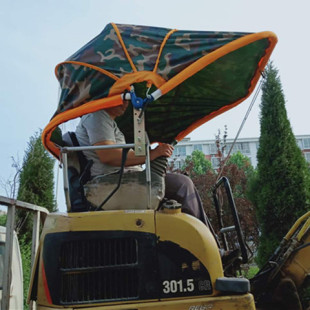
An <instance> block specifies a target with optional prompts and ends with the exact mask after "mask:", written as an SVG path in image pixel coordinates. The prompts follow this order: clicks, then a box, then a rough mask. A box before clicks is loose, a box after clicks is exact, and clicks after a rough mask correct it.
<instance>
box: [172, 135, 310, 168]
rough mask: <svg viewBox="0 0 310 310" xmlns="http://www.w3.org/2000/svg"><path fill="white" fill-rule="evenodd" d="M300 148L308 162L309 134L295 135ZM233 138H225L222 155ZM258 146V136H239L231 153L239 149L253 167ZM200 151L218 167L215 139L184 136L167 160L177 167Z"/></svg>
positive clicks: (255, 163)
mask: <svg viewBox="0 0 310 310" xmlns="http://www.w3.org/2000/svg"><path fill="white" fill-rule="evenodd" d="M295 137H296V141H297V144H298V146H299V147H300V149H301V150H302V152H303V154H304V156H305V158H306V160H307V162H309V163H310V135H299V136H295ZM233 142H234V139H226V148H225V150H224V155H225V156H227V154H228V153H229V150H230V149H231V146H232V144H233ZM258 148H259V138H239V139H237V141H236V142H235V144H234V146H233V149H232V151H231V154H233V153H236V152H238V151H240V152H241V153H242V154H243V155H245V156H247V157H248V158H249V159H250V161H251V164H252V165H253V167H256V166H257V150H258ZM195 150H199V151H202V152H203V153H204V154H205V156H206V158H207V159H208V160H210V161H211V163H212V166H213V168H215V169H216V168H218V162H219V159H218V154H217V153H218V151H217V146H216V142H215V139H214V140H197V141H191V139H190V138H184V139H183V140H182V141H180V142H179V143H178V144H177V145H176V146H175V148H174V152H173V155H172V157H171V158H170V159H169V162H171V161H173V162H174V168H176V169H179V168H182V166H183V165H184V163H185V158H186V156H189V155H191V154H192V152H193V151H195Z"/></svg>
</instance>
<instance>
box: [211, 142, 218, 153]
mask: <svg viewBox="0 0 310 310" xmlns="http://www.w3.org/2000/svg"><path fill="white" fill-rule="evenodd" d="M210 154H217V147H216V144H215V143H212V144H210Z"/></svg>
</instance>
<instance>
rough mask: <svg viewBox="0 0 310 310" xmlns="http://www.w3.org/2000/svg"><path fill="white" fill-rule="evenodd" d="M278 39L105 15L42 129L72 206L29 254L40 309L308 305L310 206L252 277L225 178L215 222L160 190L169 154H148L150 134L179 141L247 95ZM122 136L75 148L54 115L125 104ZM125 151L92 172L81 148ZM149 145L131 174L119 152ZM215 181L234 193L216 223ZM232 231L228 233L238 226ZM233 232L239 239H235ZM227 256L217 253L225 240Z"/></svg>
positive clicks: (64, 118)
mask: <svg viewBox="0 0 310 310" xmlns="http://www.w3.org/2000/svg"><path fill="white" fill-rule="evenodd" d="M276 43H277V37H276V35H275V34H274V33H272V32H269V31H264V32H259V33H245V32H244V33H241V32H212V31H189V30H177V29H167V28H159V27H148V26H138V25H123V24H114V23H110V24H108V25H107V26H106V27H105V28H104V30H103V31H102V32H101V33H100V34H99V35H98V36H97V37H95V38H94V39H92V40H91V41H90V42H89V43H87V44H86V45H85V46H83V47H82V48H81V49H79V50H78V51H77V52H75V53H74V54H73V55H72V56H70V57H69V58H68V59H67V60H66V61H64V62H62V63H60V64H59V65H57V67H56V69H55V72H56V77H57V79H58V80H59V83H60V98H59V104H58V107H57V109H56V112H55V114H54V115H53V117H52V119H51V120H50V122H49V123H48V125H47V126H46V127H45V129H44V131H43V133H42V141H43V144H44V146H45V148H46V149H47V150H48V151H49V152H50V153H51V154H52V155H53V156H55V157H56V158H57V159H58V160H59V161H60V164H61V166H62V170H63V176H64V193H65V198H66V205H67V212H66V213H50V214H48V215H47V216H46V219H45V221H44V225H43V228H42V232H41V237H40V242H39V247H38V251H37V255H36V259H35V262H34V264H33V270H32V276H31V284H30V289H29V296H28V298H29V301H31V302H32V303H35V304H36V307H37V309H41V310H53V309H68V310H69V309H70V310H73V309H74V310H77V309H83V310H91V309H92V310H95V309H96V310H116V309H117V310H121V309H123V310H155V309H167V310H168V309H169V310H183V309H184V310H185V309H186V310H209V309H212V310H220V309H229V310H230V309H236V310H237V309H238V310H240V309H247V310H252V309H253V310H254V309H294V310H298V309H302V307H305V305H302V301H301V298H300V296H301V295H300V289H301V288H302V287H303V286H304V285H305V283H306V282H307V281H308V278H309V272H310V247H309V244H310V243H309V241H310V229H309V226H310V212H308V213H307V214H305V215H304V216H302V217H301V218H300V219H297V221H296V223H295V224H294V225H293V227H292V229H291V230H290V231H289V232H288V233H287V235H286V236H284V238H283V241H282V242H281V244H280V245H279V247H278V249H277V250H276V251H275V253H274V254H273V255H272V257H271V258H270V259H269V261H268V262H267V263H266V265H265V266H264V267H263V268H262V269H261V270H260V271H259V272H258V273H257V275H256V276H255V277H254V278H253V279H252V280H251V281H249V280H248V279H246V278H244V277H241V276H240V273H238V270H239V269H240V266H242V264H246V263H247V262H248V259H249V247H248V246H247V244H246V242H245V241H244V237H243V233H242V229H241V227H240V221H239V216H238V211H237V207H236V205H235V203H234V199H233V195H232V193H231V189H230V185H229V180H228V179H227V178H226V177H222V178H221V179H219V181H218V182H217V184H216V185H215V186H214V189H213V197H214V205H215V208H216V211H217V215H218V218H219V231H215V230H214V229H213V228H212V226H211V224H210V223H207V224H206V223H203V222H202V221H200V220H199V219H197V218H195V217H193V216H191V215H188V214H185V213H183V212H182V211H181V204H180V203H179V202H178V201H174V200H169V199H166V198H165V184H164V176H165V173H166V169H167V159H166V158H158V159H156V160H153V161H150V148H151V147H152V145H154V144H155V143H170V144H173V145H174V144H176V143H177V142H178V141H181V140H182V139H183V138H184V137H185V136H187V135H188V134H189V133H190V132H192V131H193V130H194V129H196V128H198V127H199V126H201V125H202V124H204V123H206V122H207V121H209V120H211V119H212V118H214V117H216V116H218V115H220V114H221V113H224V112H225V111H227V110H229V109H231V108H233V107H235V106H237V105H238V104H240V103H241V102H243V101H244V100H245V99H246V98H248V97H249V96H250V95H251V93H252V92H253V90H254V89H255V87H256V84H257V82H258V81H259V79H260V76H261V74H262V72H263V70H264V67H265V66H266V64H267V62H268V60H269V58H270V56H271V53H272V51H273V49H274V47H275V45H276ZM123 100H128V101H130V105H131V106H130V108H128V109H127V110H126V112H125V114H124V115H123V116H121V117H119V118H117V119H116V122H117V125H118V127H119V128H120V130H121V131H122V132H123V133H124V135H125V137H126V144H116V145H113V146H106V145H104V146H91V145H90V146H81V145H79V143H78V141H77V139H76V136H75V134H74V132H63V130H62V128H61V126H62V124H65V123H67V122H70V121H71V120H74V119H76V118H79V117H81V116H82V115H85V114H88V113H93V112H96V111H99V110H101V109H105V108H109V107H114V106H118V105H121V104H122V103H123ZM109 147H115V148H119V149H122V150H123V160H122V165H121V167H120V168H119V172H118V173H116V174H112V175H102V176H97V177H92V176H91V172H90V171H91V170H90V167H91V165H92V162H91V161H89V160H87V159H86V157H85V155H84V153H83V151H85V150H96V149H104V148H109ZM128 149H134V151H135V153H136V156H146V161H145V165H144V171H142V172H140V171H139V172H132V173H126V172H125V171H124V163H125V161H126V150H128ZM219 191H221V192H224V193H225V195H226V196H227V200H228V201H229V208H230V212H231V218H232V223H230V224H229V225H226V223H225V225H224V222H223V221H222V220H221V219H222V214H223V212H222V206H221V202H220V200H219V199H218V196H219V195H218V193H219ZM232 236H234V237H232ZM230 240H234V242H229V241H230ZM223 249H224V251H229V253H232V255H231V256H230V257H229V259H228V260H224V259H223V257H222V255H221V250H223Z"/></svg>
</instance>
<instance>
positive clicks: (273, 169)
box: [252, 63, 310, 265]
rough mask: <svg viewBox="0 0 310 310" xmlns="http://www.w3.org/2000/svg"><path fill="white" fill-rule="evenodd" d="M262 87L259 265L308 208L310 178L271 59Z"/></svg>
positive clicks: (257, 202) (257, 194)
mask: <svg viewBox="0 0 310 310" xmlns="http://www.w3.org/2000/svg"><path fill="white" fill-rule="evenodd" d="M262 91H263V93H262V101H261V105H260V108H261V114H260V125H261V135H260V140H259V145H260V146H259V149H258V153H257V159H258V166H257V176H256V181H255V186H254V187H255V188H254V190H255V193H254V203H255V205H256V207H257V215H258V220H259V225H260V231H261V237H260V246H259V250H258V263H259V264H260V265H262V264H263V263H265V262H266V260H267V259H268V258H269V256H270V255H271V254H272V253H273V251H274V250H275V248H276V247H277V245H278V244H279V242H280V241H281V240H282V238H283V236H284V235H285V234H286V233H287V231H288V230H289V228H290V227H291V226H292V224H293V223H294V221H295V220H296V219H297V218H298V217H299V216H301V215H302V214H304V213H305V212H306V211H307V208H308V207H307V203H308V202H309V180H310V177H309V170H308V168H307V165H306V161H305V158H304V156H303V154H302V152H301V150H300V149H299V147H298V145H297V143H296V140H295V137H294V135H293V132H292V129H291V126H290V122H289V120H288V118H287V113H286V109H285V99H284V94H283V90H282V86H281V81H280V78H279V75H278V70H277V69H276V68H275V67H274V66H273V64H272V63H271V64H269V65H268V66H267V68H266V80H265V81H264V83H263V87H262ZM252 191H253V190H252ZM252 194H253V193H252Z"/></svg>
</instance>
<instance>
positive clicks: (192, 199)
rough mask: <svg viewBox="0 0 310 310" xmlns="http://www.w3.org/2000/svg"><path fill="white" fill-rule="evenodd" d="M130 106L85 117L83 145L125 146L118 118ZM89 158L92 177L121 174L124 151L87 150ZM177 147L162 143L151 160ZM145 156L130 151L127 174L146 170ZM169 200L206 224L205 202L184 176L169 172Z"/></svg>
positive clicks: (79, 134) (79, 131)
mask: <svg viewBox="0 0 310 310" xmlns="http://www.w3.org/2000/svg"><path fill="white" fill-rule="evenodd" d="M127 107H128V101H124V103H123V105H120V106H116V107H112V108H107V109H103V110H100V111H97V112H94V113H90V114H87V115H84V116H82V118H81V120H80V123H79V124H78V126H77V128H76V136H77V139H78V141H79V144H80V145H81V146H88V145H113V144H125V143H126V141H125V137H124V135H123V133H122V132H121V131H120V129H119V128H118V126H117V123H116V122H115V118H116V117H118V116H121V115H123V114H124V112H125V111H126V109H127ZM83 152H84V154H85V156H86V158H87V159H89V160H92V161H93V165H92V167H91V175H92V177H95V176H98V175H106V174H111V173H115V172H117V171H119V169H120V166H121V162H122V149H103V150H95V151H91V150H89V151H83ZM172 153H173V146H172V145H170V144H165V143H162V144H159V145H158V146H157V147H156V148H155V149H153V150H151V151H150V160H151V161H152V160H154V159H156V158H158V157H162V156H164V157H170V156H171V155H172ZM144 163H145V156H135V152H134V151H133V150H129V152H128V154H127V159H126V162H125V167H126V168H125V171H126V169H128V170H142V168H141V165H142V164H144ZM165 184H166V188H165V197H166V198H167V199H174V200H177V201H178V202H179V203H180V204H181V205H182V212H184V213H187V214H190V215H192V216H195V217H196V218H198V219H200V220H201V221H202V222H204V223H207V222H206V216H205V212H204V210H203V206H202V202H201V199H200V197H199V194H198V192H197V189H196V188H195V186H194V184H193V182H192V181H191V179H190V178H188V177H187V176H185V175H183V174H176V173H167V174H166V176H165Z"/></svg>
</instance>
